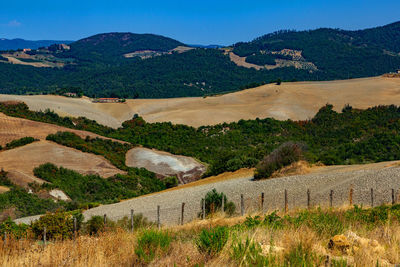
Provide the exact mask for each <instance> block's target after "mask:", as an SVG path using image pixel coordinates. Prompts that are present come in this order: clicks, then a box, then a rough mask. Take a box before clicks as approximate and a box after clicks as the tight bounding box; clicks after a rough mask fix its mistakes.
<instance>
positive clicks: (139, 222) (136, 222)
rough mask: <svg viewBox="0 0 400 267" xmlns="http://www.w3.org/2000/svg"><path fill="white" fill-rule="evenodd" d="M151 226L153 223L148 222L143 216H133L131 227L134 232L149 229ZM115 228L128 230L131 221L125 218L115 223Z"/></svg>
mask: <svg viewBox="0 0 400 267" xmlns="http://www.w3.org/2000/svg"><path fill="white" fill-rule="evenodd" d="M152 225H154V223H152V222H149V221H148V220H147V218H146V217H144V216H143V214H141V213H139V214H134V215H133V227H134V229H135V230H136V229H139V228H144V227H149V226H152ZM117 226H119V227H121V228H123V229H126V230H130V229H131V219H130V218H128V217H127V216H125V217H124V218H122V219H120V220H118V221H117Z"/></svg>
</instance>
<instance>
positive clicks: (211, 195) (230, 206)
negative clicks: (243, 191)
mask: <svg viewBox="0 0 400 267" xmlns="http://www.w3.org/2000/svg"><path fill="white" fill-rule="evenodd" d="M222 199H223V201H224V211H225V212H226V214H228V215H233V214H234V213H235V210H236V206H235V204H234V203H233V202H230V201H229V202H228V199H227V197H226V195H225V194H224V193H222V192H221V193H218V192H217V190H216V189H215V188H214V189H213V190H211V191H209V192H208V193H207V194H206V197H205V202H206V203H205V207H206V215H208V214H212V213H214V212H217V211H221V208H222ZM200 215H201V213H200Z"/></svg>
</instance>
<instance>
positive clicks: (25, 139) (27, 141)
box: [6, 137, 39, 149]
mask: <svg viewBox="0 0 400 267" xmlns="http://www.w3.org/2000/svg"><path fill="white" fill-rule="evenodd" d="M35 141H39V140H38V139H35V138H33V137H22V138H20V139H17V140H13V141H11V142H10V143H8V144H6V149H13V148H16V147H19V146H24V145H27V144H30V143H33V142H35Z"/></svg>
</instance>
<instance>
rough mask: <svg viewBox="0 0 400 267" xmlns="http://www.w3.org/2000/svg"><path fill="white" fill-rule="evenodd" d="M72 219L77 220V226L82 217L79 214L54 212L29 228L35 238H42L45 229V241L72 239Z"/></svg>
mask: <svg viewBox="0 0 400 267" xmlns="http://www.w3.org/2000/svg"><path fill="white" fill-rule="evenodd" d="M74 217H76V218H77V221H78V225H80V224H81V222H82V220H83V216H80V215H79V213H71V212H63V211H56V212H55V213H47V214H45V215H43V216H42V217H40V218H39V220H37V221H35V222H33V223H32V225H31V228H32V232H33V233H34V235H35V237H36V238H38V239H42V238H43V233H44V228H45V227H46V238H47V239H66V238H71V237H73V234H74Z"/></svg>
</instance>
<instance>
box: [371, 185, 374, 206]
mask: <svg viewBox="0 0 400 267" xmlns="http://www.w3.org/2000/svg"><path fill="white" fill-rule="evenodd" d="M371 207H374V189H373V188H371Z"/></svg>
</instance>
